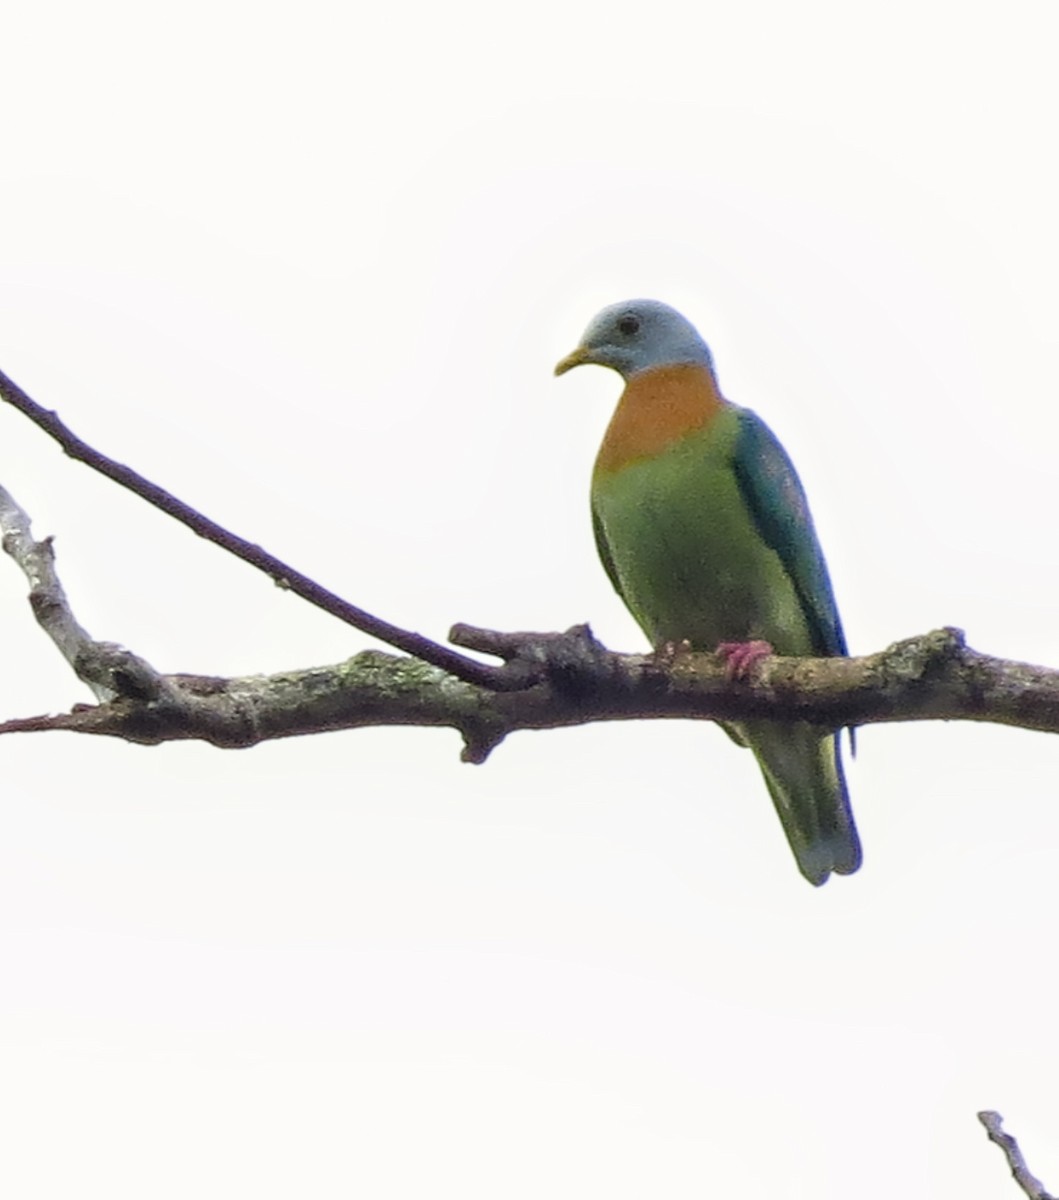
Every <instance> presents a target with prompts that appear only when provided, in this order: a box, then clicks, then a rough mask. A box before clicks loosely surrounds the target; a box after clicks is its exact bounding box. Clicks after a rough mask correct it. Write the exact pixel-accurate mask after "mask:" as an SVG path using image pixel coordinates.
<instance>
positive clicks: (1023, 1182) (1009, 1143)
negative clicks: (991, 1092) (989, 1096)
mask: <svg viewBox="0 0 1059 1200" xmlns="http://www.w3.org/2000/svg"><path fill="white" fill-rule="evenodd" d="M978 1119H979V1121H981V1122H982V1124H983V1125H984V1126H985V1131H986V1133H988V1134H989V1140H990V1141H991V1142H996V1144H997V1145H998V1146H999V1147H1000V1149H1001V1150H1003V1152H1004V1157H1005V1158H1006V1159H1007V1160H1008V1166H1009V1167H1010V1168H1011V1174H1012V1175H1014V1177H1015V1182H1016V1183H1017V1184H1018V1185H1019V1187H1020V1188H1022V1190H1023V1191H1024V1192H1025V1193H1026V1195H1027V1196H1029V1198H1030V1200H1056V1198H1055V1197H1054V1196H1053V1195H1051V1193H1050V1192H1048V1191H1046V1190H1045V1187H1044V1184H1043V1183H1041V1181H1040V1180H1039V1179H1037V1178H1036V1176H1034V1175H1033V1174H1032V1173H1031V1172H1030V1169H1029V1167H1027V1166H1026V1160H1025V1159H1024V1158H1023V1157H1022V1151H1021V1150H1020V1149H1019V1144H1018V1142H1016V1141H1015V1139H1014V1138H1013V1137H1012V1136H1011V1134H1010V1133H1005V1132H1004V1130H1003V1128H1002V1126H1001V1123H1002V1121H1003V1119H1004V1118H1003V1117H1001V1115H1000V1113H998V1112H992V1111H988V1110H987V1111H985V1112H980V1113H979V1114H978Z"/></svg>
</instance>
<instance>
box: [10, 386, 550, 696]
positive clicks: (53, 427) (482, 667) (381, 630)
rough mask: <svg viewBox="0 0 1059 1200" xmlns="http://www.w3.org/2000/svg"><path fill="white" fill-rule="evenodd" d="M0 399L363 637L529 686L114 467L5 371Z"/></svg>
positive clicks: (467, 675) (496, 681) (480, 680)
mask: <svg viewBox="0 0 1059 1200" xmlns="http://www.w3.org/2000/svg"><path fill="white" fill-rule="evenodd" d="M0 398H2V399H4V400H6V401H7V402H8V404H10V405H12V406H13V407H14V408H17V409H18V411H19V412H20V413H22V414H23V415H24V416H27V417H29V419H30V420H31V421H32V422H33V423H34V424H35V425H37V426H39V427H40V428H41V429H43V430H44V432H45V433H47V434H49V435H50V436H51V437H53V438H54V439H55V440H56V441H57V442H58V443H59V445H60V446H62V448H63V449H64V450H65V451H66V453H67V454H68V455H69V456H70V457H71V458H74V459H77V460H78V461H79V462H83V463H85V464H86V465H88V466H89V467H91V468H92V469H93V470H94V471H98V472H99V473H100V474H101V475H105V476H106V477H107V478H108V479H112V480H113V481H114V482H115V483H119V484H121V486H122V487H124V488H128V490H129V491H131V492H134V493H135V494H136V495H137V496H139V497H140V498H141V499H143V500H146V501H147V503H148V504H152V505H154V507H155V508H159V509H161V510H162V512H164V513H167V514H168V515H169V516H171V517H173V518H174V520H177V521H179V522H180V523H181V524H182V525H186V526H187V527H188V528H189V529H191V530H192V531H193V532H195V533H197V534H198V535H199V537H202V538H205V539H206V540H207V541H209V542H213V543H214V545H217V546H220V547H221V548H222V549H224V550H227V551H228V552H229V554H234V555H235V557H236V558H241V559H242V560H243V562H246V563H249V564H250V565H251V566H252V567H256V568H257V569H258V570H259V571H264V573H265V574H266V575H268V576H270V577H271V579H272V581H273V582H274V583H275V584H276V585H277V587H282V588H286V589H288V590H289V591H292V592H294V593H295V595H297V596H300V597H301V598H302V599H303V600H308V601H309V603H310V604H314V605H316V607H317V608H322V609H323V610H324V612H327V613H330V614H331V616H333V617H337V618H338V619H339V620H340V621H344V622H345V623H346V624H347V625H352V626H353V628H354V629H359V630H360V631H361V633H366V634H368V635H370V636H371V637H374V638H378V640H379V641H380V642H385V643H387V645H390V646H394V647H395V648H396V649H398V650H403V651H404V652H405V653H406V654H411V655H414V656H415V657H416V658H421V659H422V660H423V661H424V662H428V663H432V664H433V665H434V666H436V667H440V668H441V669H442V670H443V671H447V672H448V673H449V674H450V675H455V676H456V678H457V679H462V680H465V681H466V682H467V683H476V684H479V685H480V686H482V687H492V688H502V687H507V688H511V687H525V686H526V683H527V682H528V681H526V680H522V681H520V680H518V678H517V677H516V675H515V673H514V672H512V671H502V670H500V669H499V668H497V667H495V666H492V665H491V664H489V663H483V662H478V661H477V660H475V659H473V658H467V657H466V656H465V655H463V654H457V653H456V651H455V650H451V649H450V648H449V647H448V646H442V645H440V644H439V643H438V642H434V641H431V640H430V639H429V638H426V637H423V635H422V634H419V633H412V632H410V631H409V630H406V629H401V628H399V627H398V626H397V625H391V624H390V622H389V621H384V620H383V619H382V618H381V617H376V616H373V615H372V614H371V613H369V612H365V610H364V609H362V608H358V607H357V606H356V605H355V604H350V603H349V601H348V600H343V599H342V598H341V597H340V596H336V595H335V593H334V592H331V591H329V590H328V589H327V588H325V587H323V586H322V585H321V584H319V583H317V582H316V581H315V580H313V579H310V578H309V576H307V575H303V574H302V573H301V572H300V571H297V570H295V568H294V567H292V566H290V565H288V564H287V563H285V562H283V561H281V560H280V559H278V558H276V557H275V556H274V555H272V554H269V553H268V551H267V550H263V549H262V548H261V547H260V546H256V545H254V543H252V542H248V541H246V539H245V538H241V537H239V536H238V535H237V534H234V533H231V532H230V531H229V530H227V529H225V528H224V527H223V526H221V525H218V524H217V523H216V522H215V521H211V520H210V519H209V517H206V516H203V514H202V513H200V512H197V511H196V510H195V509H193V508H191V507H190V506H189V505H187V504H185V503H184V502H183V501H182V500H178V499H177V498H176V496H174V495H172V494H171V493H170V492H167V491H166V490H165V489H164V488H161V487H159V486H158V485H157V484H156V483H152V482H151V481H150V480H149V479H145V478H144V477H143V476H142V475H140V474H138V473H137V472H136V471H134V470H132V468H131V467H127V466H125V465H124V464H123V463H119V462H115V461H114V460H113V459H112V458H108V457H107V456H106V455H105V454H101V453H100V452H99V451H98V450H94V449H93V448H92V447H91V446H89V445H88V443H87V442H84V441H82V440H81V438H79V437H78V436H77V435H76V434H74V433H73V432H71V431H70V430H69V429H68V428H67V427H66V425H64V424H63V422H62V421H61V420H60V419H59V416H58V414H57V413H54V412H50V411H49V410H48V409H45V408H42V407H41V406H40V405H39V404H38V403H37V402H36V401H35V400H33V399H32V398H31V397H30V396H28V395H27V394H26V393H25V392H24V391H23V390H22V389H21V388H20V387H19V386H18V384H17V383H15V382H14V380H12V379H9V378H8V376H7V375H5V374H4V373H3V371H0Z"/></svg>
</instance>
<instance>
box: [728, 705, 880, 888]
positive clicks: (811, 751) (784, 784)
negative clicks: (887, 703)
mask: <svg viewBox="0 0 1059 1200" xmlns="http://www.w3.org/2000/svg"><path fill="white" fill-rule="evenodd" d="M739 732H740V733H741V734H742V735H743V738H744V739H745V741H746V744H747V745H748V746H749V747H750V748H751V749H752V750H753V751H754V756H755V757H756V758H757V761H758V764H759V766H760V767H761V773H762V774H763V775H764V776H765V783H766V784H767V785H768V789H769V795H771V797H772V803H773V804H774V805H775V806H776V812H777V814H778V816H779V819H780V821H781V822H782V824H783V832H784V833H785V834H786V835H787V841H788V842H789V843H790V847H791V850H792V851H793V852H794V857H795V858H796V859H797V861H798V870H799V871H801V873H802V874H803V875H804V876H805V878H806V879H808V880H809V882H810V883H811V884H813V885H814V886H816V887H819V886H820V884H822V883H826V881H827V878H828V876H829V875H830V874H831V872H832V871H834V872H836V873H837V874H839V875H852V874H853V872H854V871H855V870H856V869H857V868H858V867H859V866H860V864H861V850H860V838H859V837H858V836H857V827H856V825H854V823H853V811H852V809H851V808H850V805H849V793H848V791H847V790H846V776H845V773H844V771H843V769H842V752H841V749H840V748H839V738H838V737H837V736H836V735H835V734H833V733H823V734H822V733H820V731H819V730H817V729H815V728H814V727H813V726H811V725H804V724H800V725H788V724H783V725H777V724H773V723H771V722H764V721H761V722H753V723H750V724H747V725H743V726H741V727H740V731H739Z"/></svg>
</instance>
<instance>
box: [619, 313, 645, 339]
mask: <svg viewBox="0 0 1059 1200" xmlns="http://www.w3.org/2000/svg"><path fill="white" fill-rule="evenodd" d="M618 329H619V331H620V332H621V333H624V334H625V336H626V337H632V335H633V334H634V333H639V332H640V318H639V317H638V316H637V315H636V314H635V313H626V314H625V316H623V317H619V318H618Z"/></svg>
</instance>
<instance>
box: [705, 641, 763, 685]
mask: <svg viewBox="0 0 1059 1200" xmlns="http://www.w3.org/2000/svg"><path fill="white" fill-rule="evenodd" d="M773 653H775V651H774V650H773V649H772V643H771V642H721V643H720V644H719V645H718V647H717V654H718V655H719V656H720V657H721V658H723V659H724V677H725V679H727V680H728V682H729V683H731V681H732V680H733V679H746V678H747V676H748V675H749V674H750V672H751V670H752V669H753V667H754V666H755V664H756V663H759V662H760V661H761V660H762V659H763V658H768V656H769V655H770V654H773Z"/></svg>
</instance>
